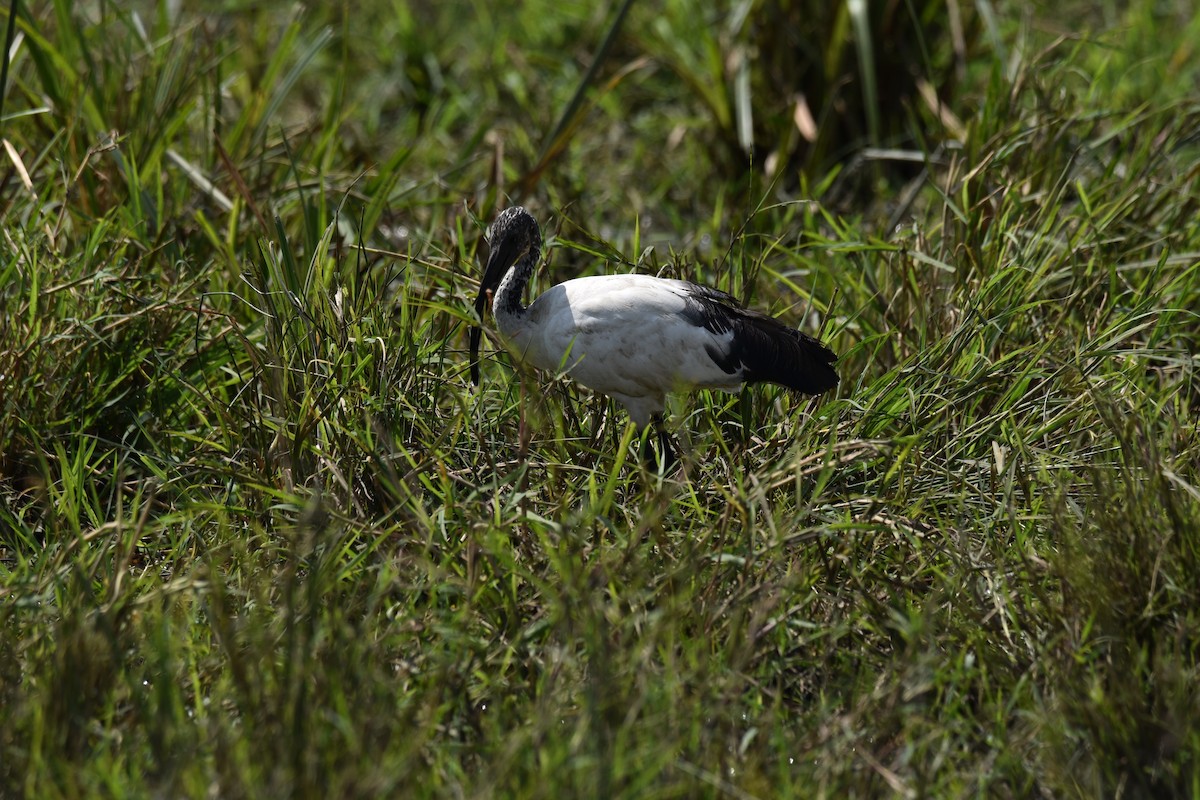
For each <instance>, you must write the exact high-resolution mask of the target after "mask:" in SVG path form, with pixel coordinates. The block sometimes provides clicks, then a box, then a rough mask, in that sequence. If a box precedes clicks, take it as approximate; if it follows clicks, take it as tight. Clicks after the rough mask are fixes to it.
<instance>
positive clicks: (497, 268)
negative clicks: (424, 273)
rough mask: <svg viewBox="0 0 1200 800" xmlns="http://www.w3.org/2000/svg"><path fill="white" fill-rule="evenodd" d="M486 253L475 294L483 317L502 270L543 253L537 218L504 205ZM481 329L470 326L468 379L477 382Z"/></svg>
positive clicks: (533, 259)
mask: <svg viewBox="0 0 1200 800" xmlns="http://www.w3.org/2000/svg"><path fill="white" fill-rule="evenodd" d="M487 241H488V245H489V248H490V250H489V253H488V260H487V266H486V267H484V270H483V279H482V280H480V281H479V296H478V297H476V298H475V314H476V315H477V316H478V317H479V320H480V322H482V321H483V311H484V309H485V308H487V302H488V292H491V291H493V290H494V289H495V288H496V287H497V286H499V285H500V280H501V279H502V278H503V277H504V274H505V273H506V272H508V270H509V269H510V268H511V267H512V266H513V265H514V264H516V263H518V262H519V261H521V260H522V259H525V258H529V259H531V260H532V261H536V260H537V259H538V257H539V256H540V255H541V254H542V231H541V228H539V227H538V224H537V220H535V219H534V218H533V215H532V214H530V213H529V212H528V211H526V210H525V209H523V208H521V207H520V206H512V207H511V208H506V209H504V210H503V211H501V212H500V213H499V214H497V215H496V219H495V221H494V222H492V226H491V227H490V228H488V233H487ZM482 335H483V330H482V329H481V328H479V327H474V328H472V329H471V383H474V384H476V385H478V383H479V341H480V338H481V337H482Z"/></svg>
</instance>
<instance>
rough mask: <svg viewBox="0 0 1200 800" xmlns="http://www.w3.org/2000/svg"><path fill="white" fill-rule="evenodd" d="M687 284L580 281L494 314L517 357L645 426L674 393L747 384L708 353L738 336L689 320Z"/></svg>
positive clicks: (620, 278)
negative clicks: (610, 402)
mask: <svg viewBox="0 0 1200 800" xmlns="http://www.w3.org/2000/svg"><path fill="white" fill-rule="evenodd" d="M688 286H689V284H687V283H684V282H683V281H676V280H669V279H666V278H655V277H653V276H650V275H600V276H595V277H590V278H576V279H575V280H570V281H565V282H563V283H560V284H558V285H557V286H554V287H553V288H551V289H549V290H548V291H546V292H545V293H543V294H541V295H539V296H538V298H537V299H536V300H534V302H533V304H532V305H531V306H529V308H528V309H526V310H525V311H524V312H523V313H520V314H513V313H506V312H505V311H504V309H503V307H502V306H501V304H500V303H496V307H495V308H494V309H493V313H494V314H495V317H496V324H497V326H498V327H499V329H500V332H501V334H503V336H504V337H505V339H507V340H508V344H509V347H510V348H511V349H512V351H513V353H514V354H515V355H516V356H517V357H518V358H520V359H521V360H522V361H525V362H526V363H528V364H532V365H533V366H535V367H538V368H540V369H544V370H548V371H550V372H555V373H566V374H567V375H569V376H570V377H571V378H572V379H573V380H575V381H578V382H579V383H582V384H583V385H584V386H587V387H588V388H590V389H593V390H595V391H597V392H601V393H603V394H607V395H609V396H610V397H613V398H614V399H616V400H619V401H620V402H621V403H622V404H624V405H625V407H626V408H628V409H629V415H630V417H632V419H633V421H634V423H636V424H637V425H638V427H644V426H645V425H646V424H647V423H649V422H650V419H651V417H652V416H653V415H654V414H658V413H661V412H662V410H663V407H664V405H665V403H666V395H667V394H668V393H670V392H676V391H682V390H687V389H697V388H700V389H723V390H725V391H737V389H738V388H739V387H740V386H741V385H742V378H741V372H742V370H741V369H738V370H736V371H735V372H734V373H733V374H730V373H728V372H725V371H724V370H723V369H721V367H719V366H718V365H717V364H716V363H715V362H714V361H713V359H712V357H711V356H710V355H709V352H710V351H711V350H715V351H717V352H721V353H724V352H727V351H728V350H729V348H730V346H731V344H732V342H733V332H732V331H726V332H725V333H722V334H717V333H713V332H711V331H709V330H708V329H707V328H704V327H701V326H698V325H696V324H694V323H692V322H689V321H687V320H686V319H685V318H684V309H685V304H686V294H685V291H686V289H687V287H688ZM503 288H504V287H503V286H502V287H501V290H503Z"/></svg>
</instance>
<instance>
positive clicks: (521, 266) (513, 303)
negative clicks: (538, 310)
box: [492, 253, 537, 330]
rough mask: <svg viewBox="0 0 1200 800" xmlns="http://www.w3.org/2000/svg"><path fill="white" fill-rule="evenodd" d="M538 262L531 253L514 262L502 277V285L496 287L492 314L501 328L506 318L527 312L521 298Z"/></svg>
mask: <svg viewBox="0 0 1200 800" xmlns="http://www.w3.org/2000/svg"><path fill="white" fill-rule="evenodd" d="M536 263H537V256H536V255H534V254H532V253H530V254H529V255H526V256H525V257H524V258H521V259H520V260H518V261H517V263H515V264H513V265H512V267H510V268H509V270H508V272H506V273H504V277H503V278H501V279H500V285H499V286H497V287H496V294H495V296H494V298H493V299H492V314H493V315H494V316H495V317H496V322H497V324H499V326H500V328H501V330H503V329H504V321H505V320H507V319H514V318H517V317H520V316H521V315H522V314H524V313H525V306H523V305H521V298H522V297H523V296H524V294H525V285H526V284H527V283H529V276H530V275H532V274H533V267H534V265H535V264H536Z"/></svg>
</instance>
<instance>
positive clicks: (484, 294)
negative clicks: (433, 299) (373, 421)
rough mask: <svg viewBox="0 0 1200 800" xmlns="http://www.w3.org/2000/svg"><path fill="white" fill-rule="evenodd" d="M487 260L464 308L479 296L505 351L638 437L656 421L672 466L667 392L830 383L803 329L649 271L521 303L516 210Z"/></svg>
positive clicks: (535, 238)
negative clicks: (629, 424) (593, 395)
mask: <svg viewBox="0 0 1200 800" xmlns="http://www.w3.org/2000/svg"><path fill="white" fill-rule="evenodd" d="M487 240H488V244H489V245H490V248H491V250H490V253H489V255H488V260H487V267H486V268H485V269H484V273H483V280H482V281H481V282H480V284H479V297H478V298H477V299H476V301H475V312H476V313H477V314H478V315H479V319H480V322H482V321H483V311H484V308H485V307H486V306H487V303H488V298H489V296H491V297H492V298H493V299H492V315H493V316H494V317H495V319H496V326H497V327H498V328H499V329H500V334H501V335H502V337H503V338H504V339H505V340H506V342H507V344H508V346H509V347H510V348H511V350H512V352H513V353H514V355H516V356H517V357H518V358H520V359H521V360H522V361H524V362H526V363H528V364H531V365H533V366H535V367H538V368H539V369H543V370H548V371H550V372H560V371H561V372H565V373H566V374H567V375H569V376H570V377H571V378H573V379H574V380H575V381H577V382H579V383H581V384H583V385H584V386H587V387H588V388H590V389H592V390H594V391H597V392H600V393H602V394H606V395H608V396H609V397H612V398H613V399H615V400H617V401H619V402H620V403H621V404H622V405H624V406H625V408H626V409H628V411H629V416H630V417H631V418H632V419H633V422H634V424H635V425H636V426H637V428H638V430H639V431H641V430H642V429H644V428H645V427H646V426H647V425H648V424H649V423H650V422H651V421H653V422H654V423H655V428H656V430H657V433H658V437H659V441H660V442H661V444H662V447H663V458H664V461H666V462H670V461H673V460H674V447H673V446H672V443H671V439H670V437H669V436H667V434H666V432H665V431H664V430H663V428H662V424H661V421H662V413H663V410H664V409H665V407H666V395H667V394H668V393H670V392H677V391H688V390H692V389H721V390H724V391H727V392H734V391H737V390H738V389H740V388H741V386H742V384H744V383H760V382H769V383H776V384H779V385H781V386H786V387H787V388H789V389H794V390H796V391H798V392H803V393H804V394H813V395H815V394H821V393H822V392H825V391H828V390H829V389H832V388H833V387H835V386H837V383H838V376H837V373H836V372H835V371H834V369H833V366H832V364H833V362H834V361H835V360H836V358H837V357H836V356H835V355H834V354H833V352H832V351H831V350H829V349H828V348H827V347H825V346H824V345H822V344H821V343H820V342H819V341H817V340H816V339H814V338H813V337H811V336H809V335H808V334H806V333H801V332H800V331H798V330H795V329H794V328H790V327H788V326H787V325H785V324H783V323H782V322H780V321H779V320H777V319H775V318H774V317H769V316H767V315H765V314H760V313H759V312H757V311H752V310H750V309H747V308H743V307H742V305H741V303H739V302H738V301H737V300H736V299H734V298H733V297H732V296H731V295H728V294H726V293H725V292H721V291H717V290H716V289H710V288H708V287H706V286H697V285H696V284H694V283H688V282H687V281H680V280H671V279H667V278H656V277H653V276H650V275H601V276H596V277H590V278H576V279H574V280H569V281H565V282H564V283H560V284H558V285H557V286H554V287H553V288H551V289H549V290H548V291H546V292H545V293H543V294H542V295H540V296H539V297H538V298H537V299H536V300H534V301H533V304H532V305H530V306H529V307H528V308H526V307H524V306H523V305H522V304H521V299H522V295H523V294H524V291H525V284H526V283H528V282H529V277H530V275H531V274H532V273H533V270H534V268H535V267H536V266H537V263H538V261H539V259H540V258H541V254H542V233H541V230H540V229H539V228H538V224H537V221H536V220H535V219H534V218H533V217H532V216H531V215H530V214H529V212H528V211H526V210H525V209H524V208H521V207H519V206H514V207H512V208H507V209H505V210H504V211H501V212H500V214H499V215H497V217H496V220H495V221H494V222H493V223H492V226H491V228H490V230H489V231H488V235H487ZM480 335H481V330H480V328H478V327H476V328H473V329H472V330H471V342H470V344H471V381H472V382H473V383H475V384H478V383H479V361H478V356H479V340H480Z"/></svg>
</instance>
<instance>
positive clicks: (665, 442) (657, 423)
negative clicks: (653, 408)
mask: <svg viewBox="0 0 1200 800" xmlns="http://www.w3.org/2000/svg"><path fill="white" fill-rule="evenodd" d="M654 431H655V433H657V434H658V449H659V451H660V452H661V453H662V471H663V474H664V475H666V474H667V473H668V472H670V471H671V470H672V469H674V467H675V465H676V464H677V463H679V453H678V448H676V446H675V440H674V439H673V438H672V437H671V434H669V433H667V428H666V426H665V425H664V424H663V418H662V414H659V415H657V416H655V417H654ZM649 441H650V437H648V436H647V437H646V442H647V443H649ZM650 465H651V466H657V464H655V463H654V462H653V461H651V462H650Z"/></svg>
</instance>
